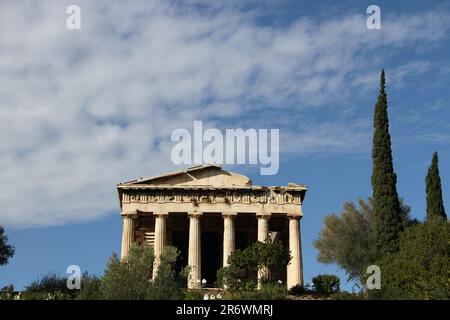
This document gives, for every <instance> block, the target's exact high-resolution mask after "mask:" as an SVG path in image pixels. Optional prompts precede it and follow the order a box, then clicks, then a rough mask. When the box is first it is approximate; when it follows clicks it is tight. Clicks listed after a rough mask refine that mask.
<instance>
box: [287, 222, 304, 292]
mask: <svg viewBox="0 0 450 320" xmlns="http://www.w3.org/2000/svg"><path fill="white" fill-rule="evenodd" d="M299 220H300V217H298V216H290V217H289V250H290V251H291V256H292V259H291V261H290V263H289V264H288V266H287V287H288V289H290V288H292V287H293V286H296V285H302V284H303V282H302V270H301V249H300V224H299Z"/></svg>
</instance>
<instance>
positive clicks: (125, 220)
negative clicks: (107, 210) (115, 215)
mask: <svg viewBox="0 0 450 320" xmlns="http://www.w3.org/2000/svg"><path fill="white" fill-rule="evenodd" d="M133 233H134V223H133V218H132V217H131V216H130V215H123V216H122V250H121V254H120V260H121V261H123V260H124V259H125V257H126V256H127V255H128V251H129V250H130V247H131V244H132V243H133V240H134V239H133V238H134V237H133Z"/></svg>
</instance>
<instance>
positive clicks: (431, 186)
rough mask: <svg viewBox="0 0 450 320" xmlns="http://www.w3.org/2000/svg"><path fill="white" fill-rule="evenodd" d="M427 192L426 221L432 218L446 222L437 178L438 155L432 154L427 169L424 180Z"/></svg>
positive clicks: (439, 181)
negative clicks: (440, 218)
mask: <svg viewBox="0 0 450 320" xmlns="http://www.w3.org/2000/svg"><path fill="white" fill-rule="evenodd" d="M425 184H426V192H427V219H428V220H429V219H431V218H433V217H442V218H444V220H447V215H446V214H445V209H444V201H443V199H442V188H441V178H440V176H439V159H438V153H437V152H435V153H434V154H433V159H432V160H431V166H430V167H429V168H428V174H427V176H426V178H425Z"/></svg>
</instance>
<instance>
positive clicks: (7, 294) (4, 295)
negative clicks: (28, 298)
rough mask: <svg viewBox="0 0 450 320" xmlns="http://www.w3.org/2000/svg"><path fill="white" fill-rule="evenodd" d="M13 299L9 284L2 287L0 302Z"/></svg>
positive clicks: (11, 286) (11, 288)
mask: <svg viewBox="0 0 450 320" xmlns="http://www.w3.org/2000/svg"><path fill="white" fill-rule="evenodd" d="M12 299H14V286H13V285H12V284H11V285H9V286H4V287H3V288H2V289H1V290H0V300H12Z"/></svg>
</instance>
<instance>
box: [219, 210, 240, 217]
mask: <svg viewBox="0 0 450 320" xmlns="http://www.w3.org/2000/svg"><path fill="white" fill-rule="evenodd" d="M236 216H237V212H234V211H224V212H222V217H223V218H235V217H236Z"/></svg>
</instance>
